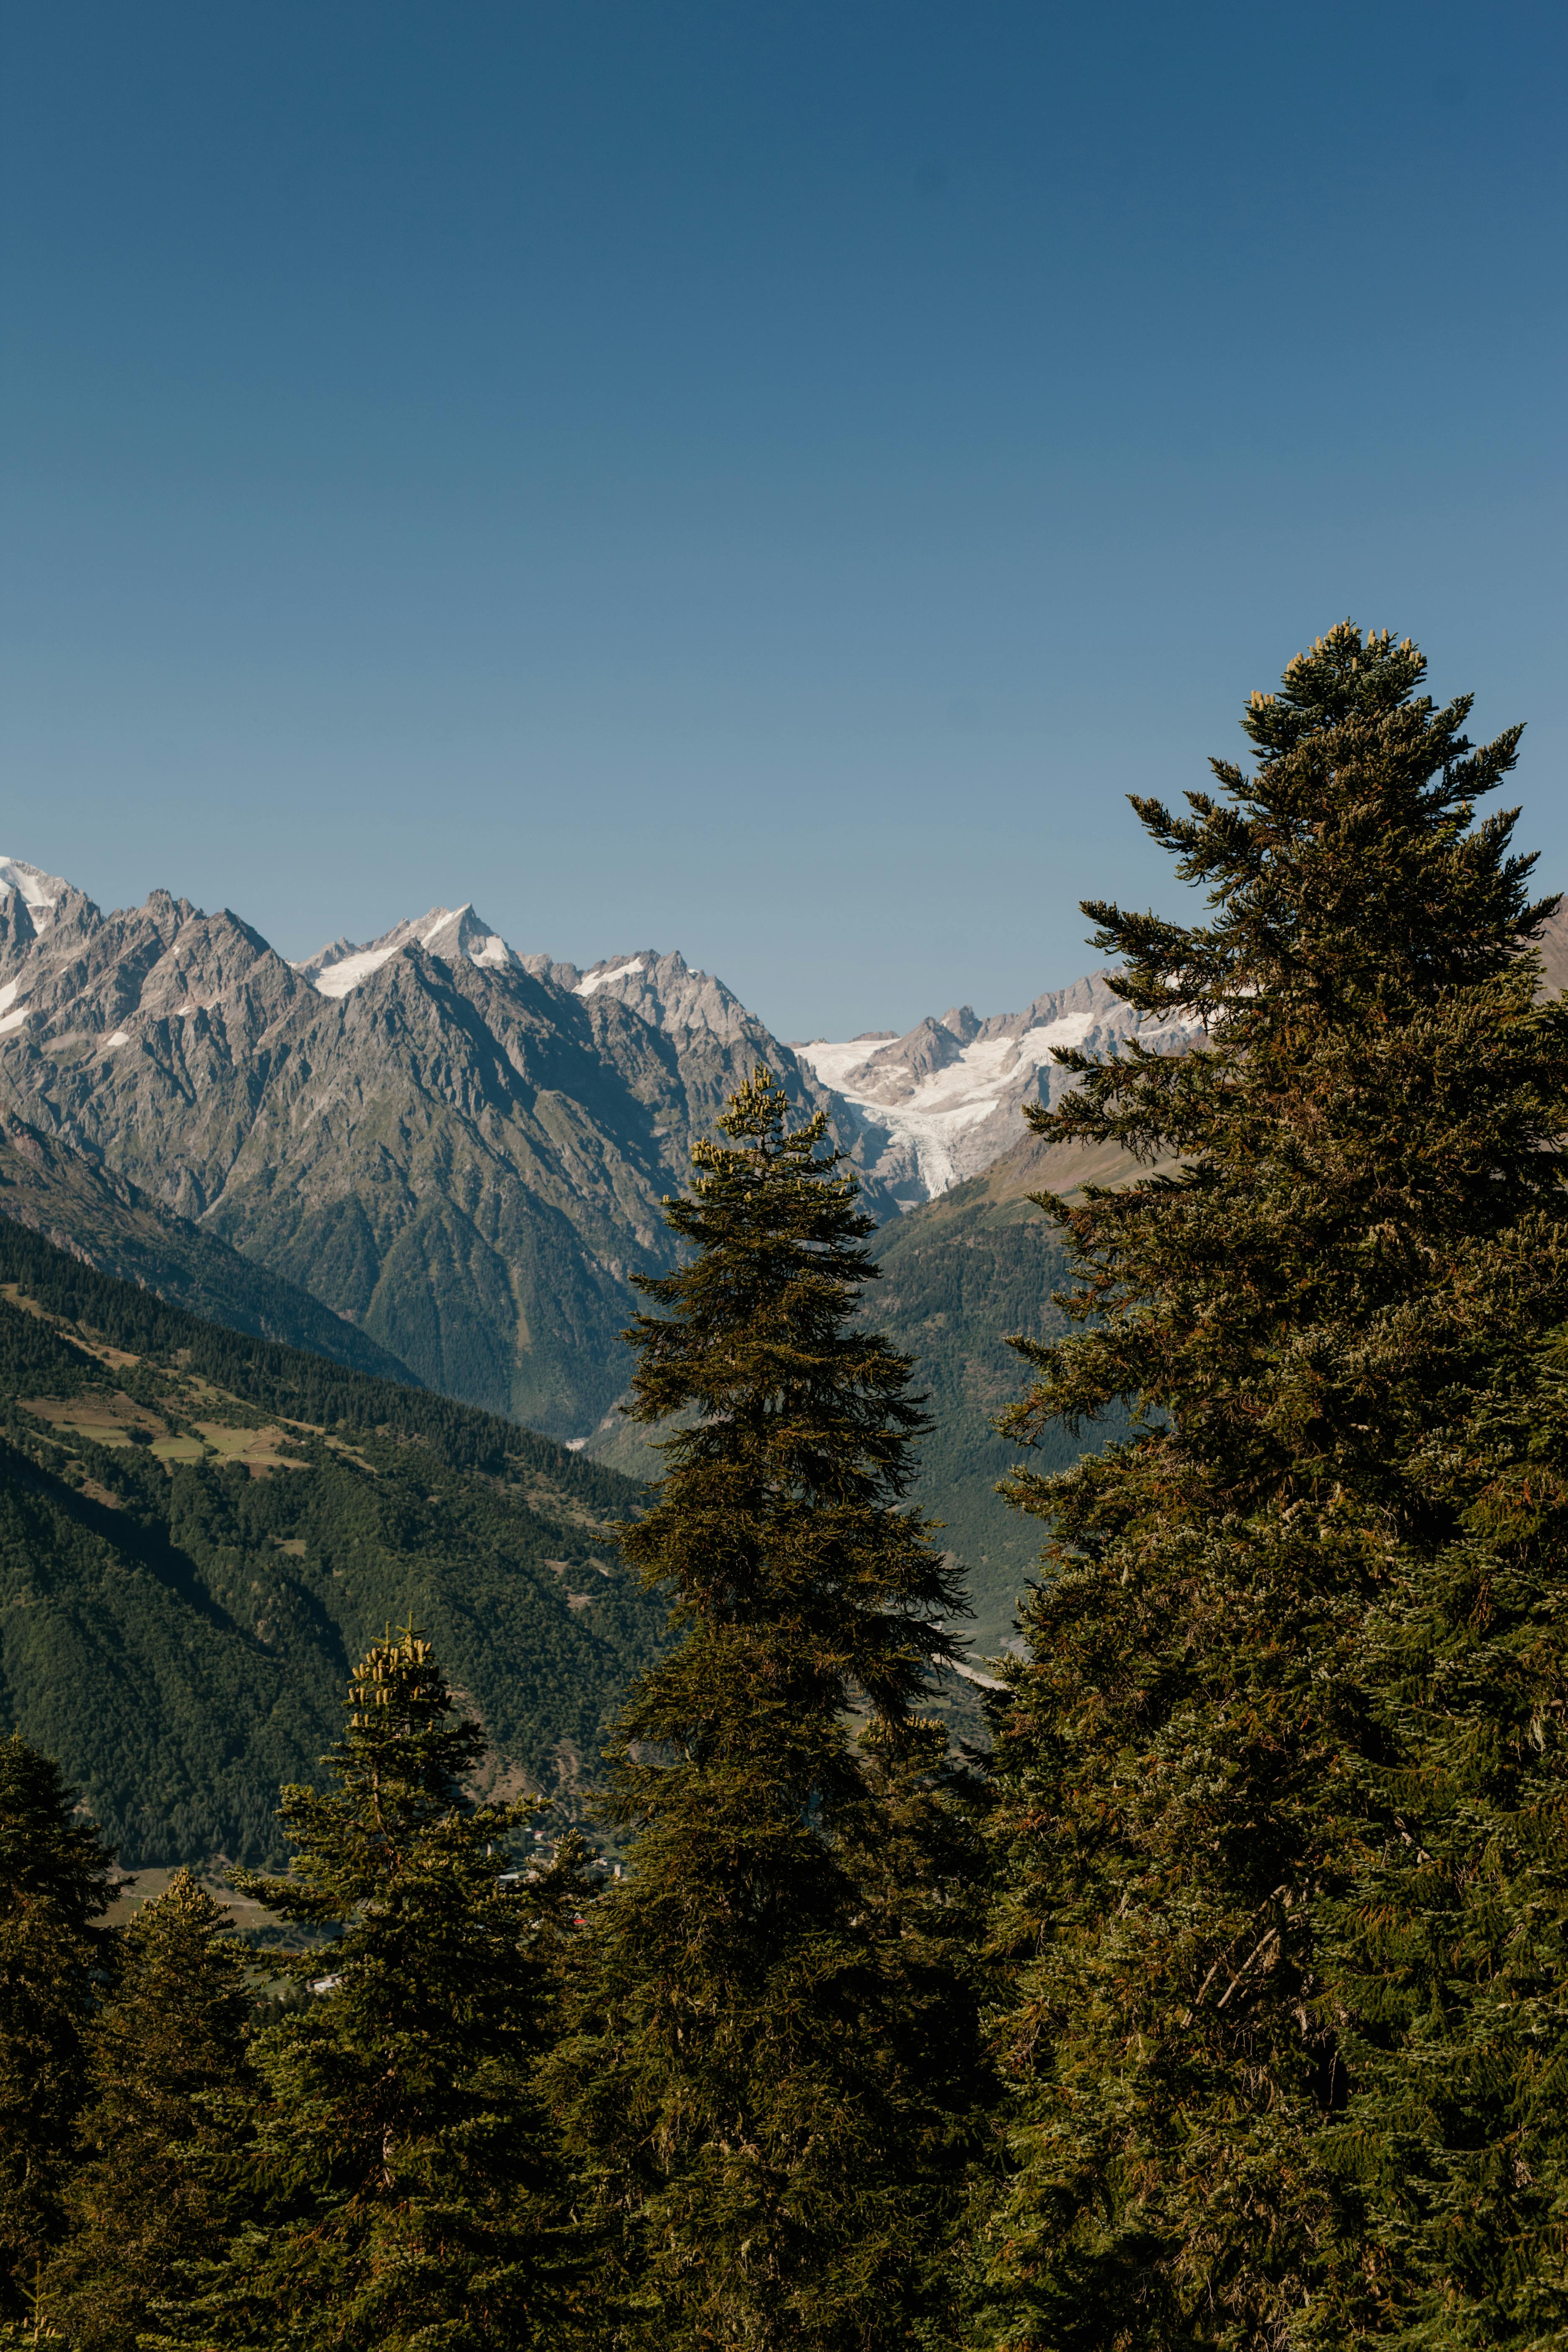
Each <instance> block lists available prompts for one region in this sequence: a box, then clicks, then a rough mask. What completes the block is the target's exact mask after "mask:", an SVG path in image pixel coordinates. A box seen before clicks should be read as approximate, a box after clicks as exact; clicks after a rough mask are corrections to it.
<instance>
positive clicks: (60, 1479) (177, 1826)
mask: <svg viewBox="0 0 1568 2352" xmlns="http://www.w3.org/2000/svg"><path fill="white" fill-rule="evenodd" d="M636 1496H637V1490H636V1488H635V1487H634V1486H631V1485H630V1484H629V1483H628V1482H627V1481H626V1480H625V1479H624V1478H622V1477H620V1476H618V1475H616V1473H615V1472H614V1471H611V1470H609V1469H606V1468H605V1467H603V1466H601V1465H595V1464H592V1463H585V1462H581V1461H578V1460H577V1459H576V1458H575V1457H574V1456H573V1455H572V1454H569V1453H567V1452H566V1451H565V1450H564V1449H563V1447H561V1446H558V1445H556V1444H552V1442H550V1441H549V1440H547V1439H543V1438H539V1437H535V1436H533V1435H531V1434H530V1433H527V1432H525V1431H523V1430H520V1429H518V1428H516V1427H514V1426H513V1425H512V1424H510V1423H507V1422H504V1421H501V1420H499V1419H497V1418H496V1417H494V1416H493V1415H490V1414H487V1413H483V1412H476V1411H474V1410H472V1409H471V1408H468V1407H465V1406H461V1405H458V1404H454V1403H452V1402H449V1401H448V1400H447V1399H446V1398H443V1397H438V1396H434V1395H431V1394H429V1393H427V1392H426V1391H420V1390H414V1389H408V1388H405V1387H402V1386H400V1385H398V1384H397V1383H395V1382H394V1381H378V1380H373V1379H369V1378H366V1377H364V1376H363V1375H360V1374H357V1373H354V1372H352V1371H349V1370H345V1369H343V1368H342V1367H341V1366H339V1365H335V1364H332V1363H329V1362H326V1361H324V1360H321V1358H318V1357H311V1356H305V1355H300V1354H299V1353H297V1352H295V1351H294V1350H292V1349H287V1348H283V1347H279V1346H276V1345H270V1344H268V1343H267V1342H265V1341H262V1340H258V1339H250V1338H247V1337H245V1336H243V1335H240V1334H237V1333H235V1332H233V1331H228V1330H222V1329H218V1328H215V1327H214V1326H212V1325H209V1324H205V1323H202V1322H200V1321H198V1320H197V1319H196V1318H194V1317H192V1316H190V1315H188V1314H186V1313H184V1311H183V1310H182V1309H180V1308H177V1307H171V1306H168V1305H167V1304H165V1303H164V1302H163V1301H162V1300H160V1299H158V1298H157V1297H155V1296H153V1295H152V1294H150V1293H148V1292H145V1291H142V1290H139V1289H137V1288H135V1287H134V1286H131V1285H129V1284H125V1283H121V1282H118V1281H116V1280H114V1279H113V1278H112V1277H110V1276H105V1275H101V1274H99V1273H97V1272H95V1271H94V1270H93V1269H92V1268H90V1267H88V1266H84V1265H81V1264H80V1263H79V1262H78V1261H77V1260H76V1259H74V1258H72V1257H69V1256H68V1255H65V1254H64V1253H63V1252H61V1251H59V1250H57V1249H55V1248H53V1247H51V1246H50V1244H47V1242H45V1241H43V1240H41V1239H40V1238H39V1237H38V1236H37V1235H36V1234H32V1233H29V1232H27V1231H26V1229H24V1228H22V1227H20V1226H17V1225H15V1224H7V1223H0V1727H3V1728H5V1729H6V1730H9V1729H13V1728H15V1729H17V1730H20V1731H21V1732H22V1733H23V1734H24V1736H25V1737H26V1738H27V1739H29V1740H31V1741H33V1742H34V1743H36V1744H37V1746H38V1747H40V1748H44V1749H45V1750H46V1751H47V1752H48V1753H49V1754H51V1755H53V1756H56V1757H57V1758H58V1759H59V1761H60V1763H61V1765H62V1766H63V1768H64V1769H65V1770H66V1772H67V1774H68V1776H69V1778H70V1779H71V1780H73V1781H74V1782H76V1783H77V1785H79V1787H80V1788H81V1789H82V1790H83V1791H84V1793H85V1795H86V1798H87V1801H88V1802H89V1805H90V1807H91V1810H92V1811H93V1813H94V1815H95V1816H96V1818H97V1819H98V1821H99V1822H100V1823H101V1824H102V1826H103V1827H104V1829H105V1830H106V1832H108V1833H109V1834H110V1836H111V1837H113V1838H115V1839H117V1840H118V1841H119V1842H120V1843H121V1851H122V1855H123V1858H124V1859H125V1860H127V1861H128V1862H131V1863H132V1864H136V1863H145V1864H157V1863H163V1862H169V1861H174V1860H182V1859H195V1858H198V1857H205V1856H210V1855H214V1854H220V1853H221V1854H225V1855H227V1856H228V1857H229V1858H230V1859H234V1860H240V1859H244V1860H248V1861H260V1860H263V1859H265V1858H268V1857H274V1858H275V1857H276V1855H277V1852H278V1843H277V1836H276V1827H275V1823H274V1822H273V1818H272V1815H273V1811H274V1808H275V1806H276V1803H277V1792H278V1786H279V1781H280V1780H302V1779H310V1778H313V1777H314V1776H315V1772H316V1768H317V1763H318V1759H319V1758H320V1756H321V1752H322V1750H323V1749H324V1748H325V1747H326V1746H327V1744H328V1743H329V1741H330V1740H331V1739H332V1738H335V1737H336V1736H337V1732H338V1728H339V1723H338V1718H339V1716H340V1712H341V1710H340V1707H339V1705H338V1701H339V1696H340V1694H341V1689H342V1677H343V1675H345V1674H346V1672H347V1670H348V1666H349V1664H351V1663H352V1660H353V1658H354V1657H357V1656H358V1655H359V1654H361V1652H362V1651H363V1648H364V1647H365V1645H366V1643H368V1642H369V1640H370V1639H371V1638H372V1636H373V1635H376V1634H379V1633H381V1632H382V1631H383V1629H384V1625H385V1624H386V1622H388V1621H389V1620H394V1621H395V1620H400V1619H403V1618H404V1617H405V1616H406V1615H407V1613H408V1612H410V1611H412V1612H414V1614H415V1616H416V1618H417V1619H418V1621H419V1622H421V1623H422V1624H424V1625H426V1627H428V1628H429V1630H430V1631H431V1632H432V1633H433V1634H434V1636H435V1639H436V1641H437V1644H438V1646H439V1649H440V1653H441V1654H442V1656H443V1658H444V1659H445V1660H447V1662H448V1664H449V1666H450V1670H451V1672H452V1674H453V1675H454V1677H455V1679H456V1680H457V1681H458V1683H460V1684H461V1685H462V1686H463V1688H464V1690H465V1692H466V1694H467V1696H468V1698H469V1699H470V1700H471V1702H472V1704H473V1706H474V1707H475V1708H476V1709H477V1711H478V1712H479V1716H480V1717H481V1718H482V1720H483V1722H484V1724H485V1726H486V1728H487V1730H488V1731H489V1736H490V1738H491V1741H492V1743H493V1747H494V1771H495V1775H496V1777H497V1779H498V1780H503V1781H504V1782H505V1783H506V1784H507V1785H509V1786H518V1785H521V1784H523V1783H527V1784H529V1785H535V1786H540V1787H542V1788H544V1789H546V1790H554V1791H560V1792H563V1793H565V1794H567V1795H570V1793H571V1792H572V1790H574V1787H575V1785H576V1783H577V1780H578V1777H579V1775H580V1773H581V1772H582V1771H583V1770H584V1768H586V1769H589V1770H592V1769H595V1766H596V1761H597V1748H598V1740H599V1730H600V1726H601V1724H602V1722H603V1719H604V1717H605V1712H606V1710H607V1709H608V1707H609V1706H612V1705H613V1704H614V1702H615V1700H616V1696H617V1695H618V1693H619V1692H620V1690H621V1689H622V1688H623V1686H624V1685H625V1683H626V1679H627V1678H628V1676H629V1675H630V1674H631V1673H632V1672H633V1671H634V1670H635V1668H636V1666H637V1664H638V1663H639V1662H640V1661H641V1660H643V1659H644V1658H646V1657H647V1654H648V1652H649V1650H650V1648H651V1647H652V1646H653V1644H654V1643H655V1642H656V1640H657V1638H658V1628H659V1626H660V1624H661V1622H662V1612H661V1611H660V1610H659V1609H658V1607H657V1605H656V1604H653V1603H650V1602H649V1601H647V1599H646V1598H645V1597H644V1596H643V1595H642V1594H641V1593H640V1591H638V1590H637V1586H636V1585H635V1583H634V1582H633V1580H631V1579H630V1578H629V1577H628V1576H627V1574H626V1571H625V1570H623V1569H621V1568H620V1567H619V1566H618V1564H617V1561H616V1553H615V1550H614V1547H613V1544H612V1542H611V1540H610V1538H609V1533H608V1522H609V1521H610V1520H611V1519H612V1518H614V1517H618V1516H621V1515H624V1514H625V1513H626V1512H627V1511H628V1510H630V1509H632V1508H634V1507H635V1505H636Z"/></svg>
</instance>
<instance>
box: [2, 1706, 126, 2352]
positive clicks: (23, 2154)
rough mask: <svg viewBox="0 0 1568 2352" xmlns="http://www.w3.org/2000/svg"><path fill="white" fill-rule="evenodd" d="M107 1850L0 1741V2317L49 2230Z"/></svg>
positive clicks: (20, 2294)
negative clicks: (94, 1923)
mask: <svg viewBox="0 0 1568 2352" xmlns="http://www.w3.org/2000/svg"><path fill="white" fill-rule="evenodd" d="M113 1861H114V1855H113V1850H112V1848H110V1847H108V1846H105V1845H104V1844H103V1843H102V1842H101V1841H100V1838H99V1836H98V1834H97V1832H96V1831H95V1830H94V1829H93V1827H92V1824H91V1822H88V1821H85V1820H82V1819H80V1818H79V1816H78V1813H77V1801H76V1793H75V1791H74V1790H69V1789H67V1788H66V1787H65V1785H64V1783H63V1782H62V1780H61V1778H60V1774H59V1771H58V1768H57V1767H56V1766H55V1765H54V1764H53V1763H51V1762H50V1760H49V1759H48V1758H47V1756H42V1755H40V1754H39V1752H38V1750H37V1748H29V1747H28V1746H27V1744H26V1741H25V1740H23V1739H21V1738H18V1737H17V1736H16V1734H15V1733H13V1735H12V1736H11V1738H8V1739H5V1740H3V1741H0V2320H9V2319H14V2318H18V2317H20V2316H21V2315H23V2314H24V2313H25V2312H27V2311H30V2310H31V2309H32V2307H33V2303H32V2298H33V2295H34V2294H35V2292H36V2285H37V2273H38V2271H39V2267H40V2265H41V2264H42V2263H43V2261H44V2259H45V2257H46V2255H47V2252H48V2251H49V2248H50V2247H51V2246H52V2244H53V2243H54V2242H55V2240H56V2238H57V2237H58V2233H59V2230H60V2226H61V2217H60V2195H61V2191H62V2189H63V2187H64V2184H65V2179H66V2175H67V2172H68V2167H69V2162H70V2153H71V2134H72V2129H73V2126H74V2125H75V2122H76V2116H77V2111H78V2109H79V2106H80V2104H81V2100H82V2095H83V2091H84V2087H85V2079H86V2075H85V2066H86V2062H85V2057H84V2053H83V2035H84V2033H85V2032H86V2029H87V2024H88V2021H89V2016H90V2014H91V2011H92V2007H93V2003H94V2000H95V1999H96V1996H97V1988H98V1985H99V1983H100V1979H101V1977H102V1974H103V1969H104V1963H105V1958H106V1949H105V1948H106V1944H107V1942H108V1931H107V1930H105V1929H103V1928H100V1927H94V1926H93V1924H92V1923H93V1922H94V1921H95V1920H96V1919H98V1918H100V1916H101V1915H102V1914H103V1912H104V1911H105V1910H107V1908H108V1907H109V1888H110V1871H111V1869H112V1866H113Z"/></svg>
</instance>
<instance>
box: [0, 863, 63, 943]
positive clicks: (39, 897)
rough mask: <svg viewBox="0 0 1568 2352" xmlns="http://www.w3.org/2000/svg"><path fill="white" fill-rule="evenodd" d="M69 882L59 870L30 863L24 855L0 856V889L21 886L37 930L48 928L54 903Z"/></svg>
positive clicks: (4, 889) (53, 910)
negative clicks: (47, 872)
mask: <svg viewBox="0 0 1568 2352" xmlns="http://www.w3.org/2000/svg"><path fill="white" fill-rule="evenodd" d="M69 888H70V884H69V883H68V882H67V881H64V880H62V879H61V877H60V876H59V875H58V874H46V873H45V872H44V871H43V869H42V867H41V866H29V865H28V863H27V861H26V858H25V857H0V893H4V892H5V891H6V890H19V891H20V892H21V894H22V897H23V898H24V899H25V900H26V906H27V912H28V914H29V915H31V917H32V919H33V929H35V930H36V931H47V929H48V927H49V925H50V924H51V923H52V922H53V920H54V919H55V906H56V903H57V901H58V899H59V898H60V897H61V895H62V893H63V892H65V891H67V890H68V889H69Z"/></svg>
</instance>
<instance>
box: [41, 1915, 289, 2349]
mask: <svg viewBox="0 0 1568 2352" xmlns="http://www.w3.org/2000/svg"><path fill="white" fill-rule="evenodd" d="M227 1925H228V1921H227V1918H226V1914H225V1913H224V1912H223V1910H222V1909H221V1908H220V1907H219V1906H218V1905H217V1904H216V1903H215V1902H214V1900H213V1898H212V1896H211V1895H209V1894H208V1893H207V1892H206V1890H205V1887H203V1886H201V1885H198V1884H197V1883H196V1882H195V1880H194V1879H193V1878H192V1877H191V1876H190V1875H189V1874H188V1873H186V1872H184V1871H182V1872H180V1873H179V1874H177V1876H176V1877H175V1878H174V1880H173V1881H172V1882H171V1884H170V1885H169V1887H168V1889H167V1891H166V1892H165V1893H164V1894H163V1895H160V1896H159V1897H158V1899H157V1900H156V1901H155V1902H153V1903H149V1904H147V1905H146V1906H144V1907H143V1908H142V1910H141V1911H139V1912H138V1913H137V1914H136V1916H135V1917H134V1918H133V1919H132V1922H131V1924H130V1926H129V1927H127V1928H126V1929H125V1930H124V1931H123V1933H122V1934H121V1937H120V1948H119V1951H118V1954H117V1968H116V1974H115V1980H114V1984H113V1988H112V1990H111V1991H110V1994H109V1995H108V1997H107V1999H106V2000H105V2001H104V2003H103V2006H102V2008H101V2009H100V2011H99V2013H98V2016H97V2017H96V2019H95V2020H94V2022H93V2026H92V2030H91V2032H90V2035H89V2042H88V2054H89V2068H88V2101H87V2105H86V2107H85V2110H84V2112H83V2114H82V2117H81V2121H80V2124H79V2127H78V2132H77V2162H76V2166H75V2168H74V2170H73V2173H72V2177H71V2179H70V2183H69V2186H68V2189H67V2191H66V2198H65V2208H66V2224H67V2228H66V2239H65V2243H64V2244H63V2246H62V2247H61V2249H60V2252H59V2253H58V2255H57V2256H56V2258H55V2260H54V2262H53V2263H51V2264H50V2265H49V2267H48V2269H47V2272H46V2273H45V2274H44V2278H43V2280H42V2283H41V2290H40V2301H41V2306H42V2310H43V2313H44V2315H45V2316H46V2319H47V2326H48V2327H49V2328H50V2329H51V2330H52V2331H53V2332H54V2333H55V2334H56V2335H58V2336H62V2337H64V2338H65V2339H66V2340H68V2342H69V2343H70V2344H71V2345H72V2346H73V2347H78V2352H135V2347H136V2344H137V2341H138V2336H139V2334H140V2331H142V2329H144V2328H148V2327H150V2326H152V2325H153V2307H154V2305H155V2304H156V2303H157V2301H158V2299H159V2298H160V2297H161V2296H163V2295H165V2294H168V2292H169V2290H170V2285H171V2282H172V2280H173V2278H174V2274H175V2269H176V2265H178V2264H180V2263H190V2262H196V2261H200V2260H202V2259H204V2258H206V2259H211V2258H212V2257H213V2256H215V2255H216V2253H217V2252H219V2250H220V2248H221V2245H222V2242H223V2236H224V2229H225V2224H226V2221H228V2219H229V2208H230V2205H231V2202H232V2198H231V2195H230V2193H229V2192H228V2190H227V2189H226V2185H225V2183H224V2180H223V2178H222V2175H221V2173H216V2174H215V2173H214V2172H213V2171H211V2170H210V2169H208V2168H205V2167H204V2165H203V2163H202V2158H203V2157H204V2156H205V2155H206V2154H208V2153H210V2152H212V2151H214V2150H222V2149H223V2148H225V2147H226V2145H227V2144H228V2142H227V2134H226V2130H225V2116H226V2114H227V2115H228V2116H235V2115H241V2116H242V2115H243V2112H244V2108H245V2105H246V2094H247V2087H248V2079H249V2078H248V2069H247V2066H246V2063H245V2048H244V2040H245V2029H246V2021H247V2014H248V2011H249V2007H250V2004H249V2001H248V2000H247V1996H246V1990H245V1984H244V1969H243V1966H242V1958H241V1954H240V1953H239V1951H238V1950H237V1947H236V1945H235V1942H234V1939H233V1937H231V1936H228V1935H227V1934H226V1932H225V1930H226V1927H227Z"/></svg>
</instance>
